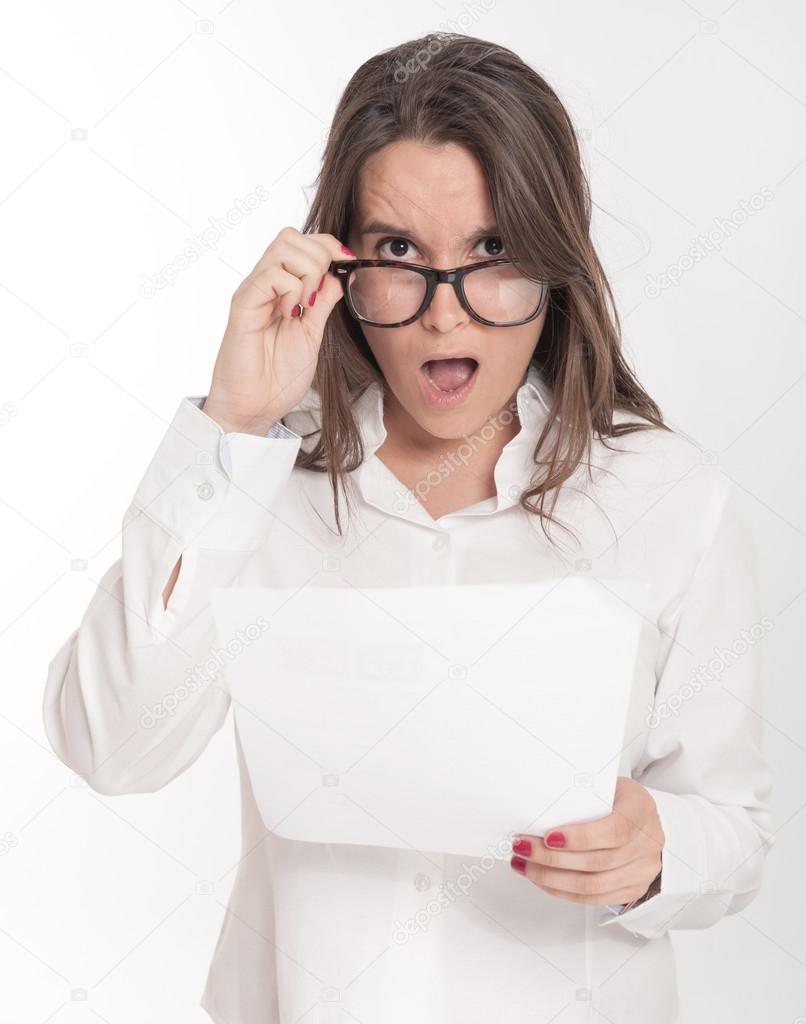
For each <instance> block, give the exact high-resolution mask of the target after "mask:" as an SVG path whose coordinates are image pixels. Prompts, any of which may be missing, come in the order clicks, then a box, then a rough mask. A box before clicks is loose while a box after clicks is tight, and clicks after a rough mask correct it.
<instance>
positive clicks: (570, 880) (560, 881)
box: [510, 857, 648, 902]
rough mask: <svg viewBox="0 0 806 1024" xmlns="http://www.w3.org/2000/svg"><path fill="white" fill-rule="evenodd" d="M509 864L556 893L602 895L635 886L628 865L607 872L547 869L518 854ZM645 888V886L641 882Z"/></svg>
mask: <svg viewBox="0 0 806 1024" xmlns="http://www.w3.org/2000/svg"><path fill="white" fill-rule="evenodd" d="M510 863H511V865H512V868H513V870H515V871H517V872H518V873H519V874H522V875H525V876H526V878H528V879H529V881H530V882H534V884H535V885H539V886H540V887H541V888H548V889H555V890H556V891H558V892H564V893H573V894H576V895H579V896H602V895H605V894H607V893H611V892H614V891H615V890H617V889H627V888H629V887H630V886H631V885H632V886H634V885H635V877H636V870H635V868H634V867H632V866H630V865H625V866H622V867H619V868H613V869H612V870H609V871H597V872H588V871H564V870H562V869H560V868H547V867H544V866H543V865H542V864H534V863H532V862H531V861H527V860H523V858H521V857H513V858H512V861H511V862H510ZM647 884H648V883H647ZM645 889H646V885H644V890H645ZM611 902H612V901H611Z"/></svg>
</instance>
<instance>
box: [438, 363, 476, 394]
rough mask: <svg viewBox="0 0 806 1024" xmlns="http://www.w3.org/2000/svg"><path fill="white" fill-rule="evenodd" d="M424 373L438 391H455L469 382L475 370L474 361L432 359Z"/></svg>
mask: <svg viewBox="0 0 806 1024" xmlns="http://www.w3.org/2000/svg"><path fill="white" fill-rule="evenodd" d="M425 369H426V372H427V373H428V376H429V377H430V378H431V380H432V381H433V382H434V384H436V386H437V387H438V388H439V389H440V391H455V390H456V389H457V388H459V387H461V386H462V385H463V384H464V383H465V381H467V380H470V378H471V377H472V376H473V371H474V370H475V369H476V361H475V359H432V360H430V361H429V362H427V363H426V364H425Z"/></svg>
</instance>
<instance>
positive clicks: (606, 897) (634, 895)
mask: <svg viewBox="0 0 806 1024" xmlns="http://www.w3.org/2000/svg"><path fill="white" fill-rule="evenodd" d="M538 889H542V890H543V892H547V893H548V894H549V895H550V896H556V897H557V898H558V899H561V900H569V901H570V902H572V903H591V904H594V905H595V906H603V907H606V906H609V905H610V904H612V903H632V901H633V900H637V899H638V897H639V896H643V891H642V892H639V891H638V888H637V887H636V886H632V887H631V888H629V889H616V890H614V891H613V892H606V893H601V894H600V895H597V896H583V895H581V894H580V893H577V892H564V891H563V890H562V889H551V888H549V887H548V886H545V885H539V886H538ZM644 891H645V890H644Z"/></svg>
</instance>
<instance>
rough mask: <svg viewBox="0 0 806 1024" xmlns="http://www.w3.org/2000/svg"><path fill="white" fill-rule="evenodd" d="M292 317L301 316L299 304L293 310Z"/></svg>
mask: <svg viewBox="0 0 806 1024" xmlns="http://www.w3.org/2000/svg"><path fill="white" fill-rule="evenodd" d="M291 316H299V303H297V305H296V306H294V308H293V309H292V310H291Z"/></svg>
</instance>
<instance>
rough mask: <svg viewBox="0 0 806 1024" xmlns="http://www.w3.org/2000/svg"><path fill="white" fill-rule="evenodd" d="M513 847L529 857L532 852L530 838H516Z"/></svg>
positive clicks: (516, 851)
mask: <svg viewBox="0 0 806 1024" xmlns="http://www.w3.org/2000/svg"><path fill="white" fill-rule="evenodd" d="M512 849H513V850H514V851H515V853H522V854H523V855H524V857H529V856H531V853H532V844H531V842H530V841H529V840H528V839H516V840H515V842H514V843H513V844H512Z"/></svg>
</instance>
